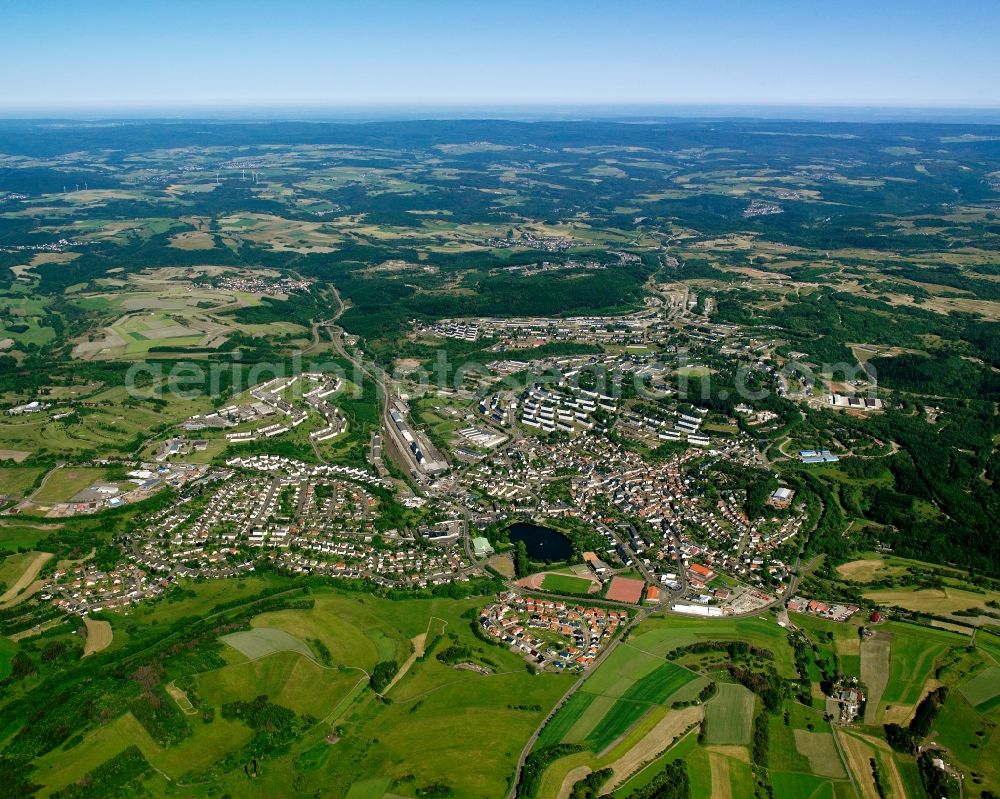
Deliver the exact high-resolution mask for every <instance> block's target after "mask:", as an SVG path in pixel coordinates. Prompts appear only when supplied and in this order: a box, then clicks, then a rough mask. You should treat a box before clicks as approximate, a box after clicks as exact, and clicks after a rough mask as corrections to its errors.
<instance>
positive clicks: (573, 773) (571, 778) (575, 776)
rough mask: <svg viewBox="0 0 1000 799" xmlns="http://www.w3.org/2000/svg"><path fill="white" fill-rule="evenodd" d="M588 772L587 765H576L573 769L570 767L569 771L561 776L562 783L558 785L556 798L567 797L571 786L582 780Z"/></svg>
mask: <svg viewBox="0 0 1000 799" xmlns="http://www.w3.org/2000/svg"><path fill="white" fill-rule="evenodd" d="M588 774H590V767H589V766H577V767H576V768H574V769H570V771H569V773H568V774H567V775H566V776H565V777H563V781H562V785H560V786H559V793H557V794H556V799H569V795H570V794H571V793H572V792H573V786H574V785H576V783H577V781H578V780H582V779H583V778H584V777H586V776H587V775H588Z"/></svg>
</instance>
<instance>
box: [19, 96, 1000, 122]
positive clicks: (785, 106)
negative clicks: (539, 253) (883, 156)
mask: <svg viewBox="0 0 1000 799" xmlns="http://www.w3.org/2000/svg"><path fill="white" fill-rule="evenodd" d="M677 117H680V118H699V117H701V118H760V119H776V120H777V119H789V120H794V121H817V122H835V121H843V122H847V121H894V122H904V121H912V122H948V121H952V122H964V123H966V124H996V123H1000V106H990V105H971V104H961V103H957V104H950V105H946V104H933V103H928V104H924V105H912V104H891V103H886V104H870V103H868V104H857V103H849V102H845V103H810V102H802V103H777V102H773V103H772V102H743V103H735V102H731V103H724V102H705V103H671V102H652V101H651V102H606V101H596V100H595V101H592V102H564V103H557V102H546V101H523V102H517V101H510V102H476V101H468V102H457V101H456V102H445V101H372V102H362V101H357V102H352V101H342V102H326V101H309V102H305V101H299V102H292V103H278V102H266V101H261V102H259V103H258V102H243V101H219V102H201V101H193V102H187V103H180V102H178V103H173V102H165V103H148V104H139V103H136V104H129V103H117V104H110V103H109V104H102V103H93V104H87V103H77V104H53V103H39V104H37V105H23V104H17V105H13V104H12V105H9V106H5V105H3V104H2V101H0V119H4V120H25V121H41V120H58V119H63V120H74V121H98V120H109V119H144V120H150V121H152V120H157V119H171V120H180V119H185V118H186V119H199V120H209V119H215V120H219V121H227V120H230V121H235V120H244V119H261V120H264V119H267V120H273V121H279V120H287V121H292V120H298V121H324V120H326V121H333V120H338V119H339V120H350V121H388V120H392V119H397V120H413V119H420V118H428V119H439V120H446V119H454V120H460V119H498V120H504V119H506V120H511V121H517V120H525V119H534V120H553V121H569V120H577V121H580V120H586V119H600V118H604V119H620V120H627V119H636V120H639V119H644V118H645V119H651V118H652V119H656V118H677Z"/></svg>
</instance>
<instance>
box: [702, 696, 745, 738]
mask: <svg viewBox="0 0 1000 799" xmlns="http://www.w3.org/2000/svg"><path fill="white" fill-rule="evenodd" d="M754 702H755V697H754V695H753V693H752V692H751V691H749V690H747V689H746V688H744V687H743V686H742V685H738V684H736V683H721V684H720V685H719V688H718V691H717V692H716V694H715V696H714V697H712V699H711V700H710V701H709V702H708V704H707V705H706V706H705V723H706V733H705V738H706V740H707V741H708V742H709V743H711V744H724V745H731V744H740V745H742V744H748V743H750V733H751V730H752V728H753V709H754Z"/></svg>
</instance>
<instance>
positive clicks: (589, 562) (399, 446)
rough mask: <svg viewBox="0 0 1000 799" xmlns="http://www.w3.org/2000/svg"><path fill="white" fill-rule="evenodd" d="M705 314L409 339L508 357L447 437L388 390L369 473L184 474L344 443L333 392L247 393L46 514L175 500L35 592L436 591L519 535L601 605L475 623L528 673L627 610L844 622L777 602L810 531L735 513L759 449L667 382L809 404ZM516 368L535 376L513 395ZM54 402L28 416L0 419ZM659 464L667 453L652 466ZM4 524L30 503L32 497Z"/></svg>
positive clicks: (287, 466) (64, 601)
mask: <svg viewBox="0 0 1000 799" xmlns="http://www.w3.org/2000/svg"><path fill="white" fill-rule="evenodd" d="M222 280H225V281H229V283H227V284H226V287H227V288H230V289H232V290H238V291H255V292H261V291H265V290H266V291H282V292H290V291H295V290H299V289H303V288H305V286H304V285H303V286H300V285H298V284H297V283H296V282H295V281H291V282H289V279H285V280H284V281H283V282H282V283H281V284H280V285H278V284H273V285H272V283H270V282H268V283H267V285H264V284H263V283H262V282H261V280H262V279H256V278H255V279H253V281H252V282H251V283H247V282H246V280H249V279H242V278H228V277H224V278H222ZM241 280H242V281H244V282H239V281H241ZM232 281H237V282H232ZM265 282H266V281H265ZM698 308H701V309H702V311H701V312H700V313H696V311H697V309H698ZM711 308H712V305H711V304H710V303H709V302H708V301H707V300H706V299H699V298H698V297H696V296H693V295H690V294H687V295H683V296H681V295H673V294H667V295H664V296H663V298H662V301H661V303H659V304H654V305H653V306H652V307H650V308H648V309H647V310H643V311H639V312H637V313H634V314H631V315H628V316H624V317H615V318H613V319H607V318H601V317H578V318H568V319H506V320H505V319H492V318H478V319H455V320H443V321H441V322H437V323H435V324H432V325H423V324H421V323H414V329H415V332H416V334H417V335H419V336H424V337H429V338H431V339H433V338H453V339H460V340H464V341H478V342H482V343H484V344H486V345H488V346H489V347H490V349H492V350H494V351H496V352H497V353H507V352H511V353H516V355H515V356H514V357H503V356H502V355H501V357H499V358H498V359H497V360H495V361H492V362H490V363H489V364H487V365H486V374H485V375H484V374H481V373H480V374H474V375H472V376H470V377H469V378H467V379H466V381H465V383H464V384H462V385H460V386H457V387H455V388H451V389H441V390H440V391H439V392H438V395H439V396H440V397H441V404H439V405H435V406H434V408H435V410H436V411H437V412H439V413H441V414H444V415H445V416H447V417H449V418H454V419H455V420H456V426H455V427H454V432H453V437H452V438H451V440H449V441H447V442H442V441H441V440H440V439H439V438H437V437H432V436H430V435H429V434H428V432H427V431H426V430H425V429H424V428H423V425H422V423H421V422H420V420H419V417H417V416H416V415H415V414H414V413H413V407H412V405H411V403H410V402H409V398H410V397H411V396H419V394H420V389H421V387H420V386H417V385H415V384H413V385H411V384H410V383H409V382H408V381H407V378H406V377H403V378H401V379H399V380H397V381H393V384H392V391H391V394H390V396H389V397H388V398H387V405H386V413H385V416H384V423H383V426H382V430H381V431H380V432H379V433H378V434H374V435H373V437H372V441H371V447H370V451H369V462H370V464H372V467H373V468H371V469H369V468H360V467H356V466H351V467H349V466H343V465H336V464H331V463H325V462H323V463H315V464H314V463H304V462H301V461H298V460H296V459H294V458H289V457H285V456H282V455H259V454H254V455H246V456H239V455H237V456H235V457H228V458H227V459H226V460H225V462H224V463H220V462H217V461H216V462H213V463H212V464H211V465H209V464H194V463H189V462H187V460H186V459H187V458H188V457H189V456H193V455H195V454H197V453H201V452H204V451H205V450H206V449H207V448H208V446H209V444H210V442H211V441H212V440H213V439H215V438H218V437H220V436H221V437H223V438H224V440H225V441H226V442H227V443H228V444H230V445H232V446H238V445H239V444H240V443H241V442H251V441H260V440H267V439H273V440H280V439H281V437H282V436H283V435H285V434H288V433H290V432H291V431H293V430H295V428H297V427H298V426H299V425H300V424H302V423H303V422H304V421H306V420H307V419H309V418H310V417H313V418H315V419H318V420H319V421H318V422H316V423H315V424H313V425H312V428H314V429H312V430H311V432H310V433H309V435H308V440H309V441H311V442H313V444H314V445H315V444H316V443H318V442H321V441H327V440H331V439H333V440H335V439H336V438H337V437H338V436H341V435H342V434H343V433H344V432H345V431H346V429H347V420H346V418H345V416H344V415H343V413H342V411H341V410H340V409H339V407H338V395H339V394H340V392H341V391H342V390H343V389H344V382H343V380H342V378H340V377H337V376H334V375H327V374H324V373H322V372H305V373H303V374H300V375H293V376H288V377H275V378H273V379H271V380H269V381H267V382H264V383H261V384H258V385H255V386H253V387H251V388H250V389H249V390H248V391H247V392H246V393H245V394H242V395H240V397H239V398H237V399H236V400H235V401H233V402H231V403H230V404H228V405H226V406H224V407H220V408H218V409H216V410H212V411H210V412H206V413H202V414H198V415H194V416H191V417H189V418H188V419H187V420H185V421H184V422H182V423H181V424H180V425H179V426H178V428H177V430H176V432H175V433H173V434H172V435H170V436H169V437H167V438H165V439H163V440H161V441H160V442H159V443H158V445H157V447H156V448H155V452H154V454H153V459H152V461H151V462H149V463H133V464H130V467H131V468H130V470H129V472H128V482H127V483H125V484H119V485H110V484H109V485H103V484H95V485H93V486H91V487H89V488H88V489H87V490H86V491H84V492H81V494H80V495H78V496H77V497H74V500H73V502H71V503H63V504H62V505H59V506H53V507H48V508H43V509H42V510H43V511H44V512H45V513H46V514H47V515H49V516H60V515H67V514H72V513H92V512H96V511H97V510H99V509H102V508H107V507H115V506H117V505H120V504H124V503H129V502H133V501H137V500H139V499H142V498H145V497H148V496H152V495H153V494H155V493H156V492H157V491H159V490H161V489H163V488H166V487H169V488H171V489H173V490H174V491H176V492H177V495H178V500H177V502H176V503H174V504H172V505H171V506H169V507H168V508H165V509H163V510H160V511H157V512H155V513H152V514H150V515H149V516H148V517H146V518H145V519H144V522H143V524H141V525H139V526H137V527H135V528H134V529H131V530H130V531H129V532H128V534H127V535H125V536H124V537H123V538H122V539H121V540H120V541H119V542H118V543H119V545H120V546H121V547H122V549H123V551H124V553H125V555H126V557H125V559H123V561H122V562H121V563H120V564H119V565H118V566H117V567H116V568H115V569H112V570H109V571H101V570H98V569H96V568H95V567H94V566H93V565H85V566H79V567H68V568H62V569H58V570H56V572H55V573H53V574H52V575H51V576H50V577H49V578H48V580H47V581H46V583H45V585H44V588H43V597H44V598H45V599H46V600H47V601H50V602H51V603H53V605H55V606H57V607H58V608H60V609H61V610H64V611H67V612H70V613H77V614H81V615H86V614H88V613H91V612H99V611H100V610H102V609H112V608H117V607H122V606H124V605H128V604H132V603H136V602H141V601H145V600H151V599H156V598H157V597H159V596H161V595H162V594H163V593H164V592H165V591H167V590H169V589H170V587H171V586H172V585H174V584H177V583H178V582H180V581H183V580H185V579H192V578H202V579H224V578H230V577H237V576H239V575H244V574H248V573H251V572H253V571H254V570H255V569H256V568H258V565H259V564H260V562H261V559H262V558H263V559H264V560H265V561H266V562H267V563H268V564H269V566H270V567H271V568H274V569H277V570H281V571H285V572H287V573H290V574H297V575H315V576H321V577H327V578H333V579H345V580H363V581H368V582H369V583H371V584H373V585H378V586H384V587H388V588H427V587H433V586H438V585H443V584H447V583H449V582H455V581H467V580H469V579H471V578H473V577H477V576H483V575H487V574H488V573H490V572H491V571H492V572H493V573H497V572H496V566H497V565H498V559H499V563H500V564H502V562H503V560H504V559H505V558H506V559H508V562H509V557H510V556H509V555H504V554H502V553H501V554H498V552H497V548H498V546H499V547H500V549H501V550H502V549H503V547H502V546H501V545H502V542H499V543H498V542H497V541H496V540H491V539H488V538H486V537H484V535H483V534H484V531H485V532H488V531H489V530H495V529H498V528H499V527H502V526H503V525H504V524H509V523H511V522H513V521H515V520H517V519H530V520H531V521H533V522H534V523H536V524H541V525H548V526H551V527H552V528H553V529H554V530H564V531H566V530H568V531H573V530H581V529H585V530H587V531H589V532H588V533H587V535H586V537H585V539H584V540H583V541H582V542H580V545H579V546H577V545H576V544H574V555H573V558H575V559H578V561H577V562H580V563H582V564H583V565H582V566H574V568H576V569H580V568H582V569H585V570H586V574H587V576H588V578H589V579H590V580H592V581H593V584H594V586H595V587H596V588H595V591H596V593H594V594H592V595H591V596H592V598H593V599H595V600H599V601H600V602H601V603H603V604H601V605H595V606H591V605H585V604H584V605H582V604H579V602H574V601H573V600H570V599H567V598H565V597H553V598H551V599H546V598H545V595H546V591H545V590H544V589H543V588H541V587H540V585H536V584H533V583H531V582H530V581H529V583H527V584H525V583H524V582H523V581H519V582H518V583H517V584H516V585H515V584H514V583H513V582H511V583H510V585H511V589H510V590H509V591H507V592H505V593H503V594H502V595H500V597H499V598H498V599H497V601H496V602H495V603H494V604H492V605H489V606H487V607H486V608H485V609H484V610H483V611H482V614H481V617H480V624H481V626H482V628H483V630H484V632H485V633H486V634H487V635H489V636H492V637H495V638H497V639H498V640H500V641H501V642H503V643H504V644H505V645H508V646H509V647H511V648H512V649H513V650H515V651H518V652H521V653H522V654H524V656H525V657H526V658H527V659H528V660H530V661H531V662H533V663H534V664H535V665H536V666H538V667H540V668H551V669H567V670H582V669H586V668H587V667H588V666H589V665H590V664H592V663H593V662H594V660H595V658H596V657H597V656H598V654H599V652H600V651H601V649H602V647H603V646H604V645H605V644H606V643H607V641H608V640H609V638H610V637H611V636H613V635H614V634H615V631H616V630H617V629H618V628H619V627H620V626H621V625H622V624H624V623H626V622H627V620H628V619H629V613H632V612H635V611H634V610H629V608H633V609H635V608H647V609H648V608H655V609H658V610H661V611H667V612H673V613H676V614H680V615H685V616H701V617H704V618H717V617H719V618H721V617H734V616H743V615H751V614H756V613H760V612H761V611H762V610H764V609H766V608H770V607H776V606H785V603H786V602H787V609H788V610H792V611H797V612H800V613H810V614H814V615H817V616H819V617H821V618H825V619H831V620H834V621H846V620H848V619H849V618H850V617H851V616H852V615H853V614H854V613H856V612H857V610H858V608H857V606H854V605H841V604H836V603H831V602H825V601H823V600H822V599H803V598H801V597H800V596H797V595H796V596H794V597H793V598H791V599H790V600H789V599H787V598H788V596H790V595H791V593H792V592H793V591H794V588H795V584H796V570H797V567H798V553H799V547H800V546H801V544H802V533H803V526H804V525H805V523H806V518H807V516H806V508H805V506H804V504H802V503H799V502H797V501H796V496H795V491H794V490H793V489H791V488H789V487H787V486H778V487H777V488H776V489H774V490H773V491H772V493H771V494H770V496H769V497H768V501H767V503H766V506H765V509H764V512H763V513H762V514H761V515H759V516H757V517H755V518H750V517H748V515H747V513H746V511H745V509H744V502H745V498H746V492H745V489H744V488H743V487H741V486H739V485H734V486H733V487H730V486H729V485H728V482H727V479H726V478H725V476H724V474H725V472H726V468H729V467H726V464H728V465H729V466H730V467H732V468H734V469H740V468H745V469H758V470H759V469H765V470H766V469H767V468H768V463H767V460H766V459H765V457H764V455H763V453H762V452H761V450H760V449H759V448H758V446H757V442H756V440H755V438H754V436H753V435H751V434H749V433H747V432H738V430H737V426H736V420H735V419H733V420H728V424H730V425H732V426H731V427H726V426H723V427H721V428H720V425H719V422H718V420H717V419H715V420H714V421H710V420H712V419H713V417H712V414H711V412H710V410H709V408H708V407H706V406H703V405H699V404H698V400H697V399H696V398H690V399H689V398H688V397H686V396H683V395H682V394H681V393H680V392H678V390H677V388H676V380H677V377H678V374H679V373H680V372H682V371H683V370H697V371H701V372H709V371H710V366H708V365H705V364H704V363H702V361H701V356H699V354H698V353H699V352H701V351H702V350H703V349H704V348H708V349H710V350H712V351H714V352H716V353H721V354H722V355H723V356H724V357H736V358H741V359H744V360H746V361H748V362H749V363H750V364H751V367H752V368H753V369H754V370H756V371H757V373H759V374H760V375H762V376H763V378H764V379H767V380H771V381H773V382H774V384H775V386H776V388H777V390H778V391H779V392H780V393H783V394H785V395H787V396H794V395H796V394H798V395H801V396H803V397H807V396H808V395H809V392H810V390H811V389H813V388H814V387H812V386H811V385H809V384H808V383H803V382H802V381H797V380H792V381H790V380H788V379H786V377H785V376H784V375H783V374H782V373H781V372H780V370H779V368H778V364H777V363H776V362H775V361H774V359H773V357H772V350H773V342H768V341H760V340H755V339H750V338H748V337H746V336H744V335H742V334H741V333H740V331H739V330H738V329H737V328H735V327H734V326H731V325H719V324H715V323H713V322H712V321H711V319H710V311H711ZM664 317H666V319H667V320H669V323H667V324H665V323H664ZM679 327H680V328H682V329H684V330H685V333H686V336H687V340H688V341H689V342H690V346H691V349H692V351H693V354H692V355H691V357H690V359H689V360H684V358H685V357H686V353H682V352H681V351H680V348H679V346H678V345H679V341H678V339H677V335H676V331H677V329H678V328H679ZM574 341H587V342H594V343H599V344H600V345H602V346H603V347H605V349H606V351H605V352H604V353H603V354H598V355H584V356H561V357H550V358H541V359H536V358H531V354H530V352H531V349H533V348H535V347H539V346H543V345H546V344H551V343H558V342H574ZM529 370H530V374H533V375H537V377H536V378H535V379H529V380H528V381H527V382H526V383H525V382H521V383H520V384H518V383H517V381H514V382H511V381H512V380H513V378H521V377H523V375H524V374H525V373H527V372H528V371H529ZM630 385H636V386H643V387H646V388H647V389H648V390H649V391H650V392H652V394H651V396H653V397H655V399H656V402H650V401H645V400H644V399H643V397H642V396H639V395H638V394H636V393H634V392H633V393H631V394H630V393H629V392H628V391H627V390H623V387H627V386H630ZM831 396H832V397H833V398H834V399H833V400H831V401H830V404H831V405H833V406H834V407H843V408H845V409H846V410H850V409H853V408H855V407H861V408H863V410H864V411H866V412H871V411H873V410H878V409H879V407H880V404H875V403H873V402H872V401H870V400H868V401H866V400H858V401H857V402H855V401H854V399H853V398H852V399H851V400H849V401H843V400H842V395H841V394H839V393H835V394H832V395H831ZM456 401H457V402H460V403H461V404H460V405H458V406H456V405H455V403H456ZM48 407H49V404H48V403H43V402H40V401H34V402H31V403H27V404H25V405H23V406H19V407H17V408H13V409H11V410H10V411H9V412H10V413H17V414H20V413H35V412H40V411H43V410H46V409H48ZM735 412H736V414H737V415H738V416H739V417H741V419H742V421H743V423H744V429H747V428H749V429H751V430H754V429H756V430H763V429H766V428H767V427H768V425H770V424H773V423H774V421H775V418H776V415H775V414H774V413H773V412H770V411H767V410H762V409H755V408H753V407H751V406H750V405H747V404H739V405H737V406H736V409H735ZM319 425H322V426H319ZM445 443H447V446H445V445H444V444H445ZM386 446H390V447H395V451H396V452H397V454H398V455H399V456H400V457H401V458H402V459H403V460H404V461H405V462H406V463H407V464H408V466H409V467H410V472H411V477H412V478H413V479H414V480H416V482H417V485H418V486H419V488H420V491H419V493H414V492H413V491H412V488H411V487H409V486H406V487H404V486H401V484H400V482H399V480H398V479H394V478H392V477H391V476H390V475H388V474H387V473H386V470H385V468H384V467H382V466H381V461H382V457H383V448H384V447H386ZM650 452H656V453H657V454H658V456H657V457H656V458H653V459H651V458H650V457H649V455H648V453H650ZM789 457H796V455H790V456H789ZM797 458H798V459H799V460H800V461H801V462H802V463H806V464H811V463H830V462H835V461H836V460H837V455H836V454H834V453H833V452H832V451H831V450H828V449H822V450H802V451H799V452H798V453H797ZM400 489H402V490H400ZM710 489H711V490H710ZM393 494H396V495H397V498H398V501H399V502H400V503H401V504H402V505H404V506H405V507H412V508H425V509H431V511H432V518H433V519H434V521H432V522H430V523H428V524H425V525H423V526H420V527H419V528H417V529H386V528H385V526H384V525H383V524H380V512H381V510H382V508H383V505H384V503H385V502H386V499H385V498H386V497H387V496H391V495H393ZM17 510H20V511H22V512H23V511H26V510H32V512H37V511H38V508H35V507H33V506H32V505H31V501H30V500H25V503H23V504H22V505H21V506H20V507H19V508H18V509H17ZM566 535H570V536H572V532H567V533H566ZM614 608H618V609H614Z"/></svg>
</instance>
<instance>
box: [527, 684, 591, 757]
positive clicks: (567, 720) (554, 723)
mask: <svg viewBox="0 0 1000 799" xmlns="http://www.w3.org/2000/svg"><path fill="white" fill-rule="evenodd" d="M595 699H597V695H596V694H588V693H584V692H583V691H577V692H576V693H575V694H573V695H572V696H571V697H570V698H569V699H568V700H566V704H564V705H563V706H562V707H561V708H559V711H558V712H557V713H556V714H555V716H553V717H552V719H551V721H549V723H548V724H546V725H545V728H544V729H543V730H542V732H541V734H540V735H539V736H538V742H537V744H536V746H537V747H538V748H539V749H544V748H545V747H546V746H553V745H554V744H557V743H559V742H561V741H562V740H564V739H565V737H566V734H567V733H568V732H569V731H570V730H571V729H572V728H573V725H574V724H576V723H577V722H578V721H579V720H580V717H581V716H583V714H584V713H585V712H586V711H587V708H589V707H590V705H591V703H592V702H593V701H594V700H595Z"/></svg>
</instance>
